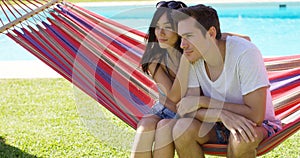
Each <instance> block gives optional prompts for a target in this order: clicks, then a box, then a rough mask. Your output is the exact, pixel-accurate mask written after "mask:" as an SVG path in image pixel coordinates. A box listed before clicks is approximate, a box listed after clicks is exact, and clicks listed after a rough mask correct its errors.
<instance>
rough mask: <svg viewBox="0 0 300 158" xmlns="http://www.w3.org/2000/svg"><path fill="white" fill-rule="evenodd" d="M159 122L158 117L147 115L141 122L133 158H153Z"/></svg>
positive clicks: (132, 154) (134, 145)
mask: <svg viewBox="0 0 300 158" xmlns="http://www.w3.org/2000/svg"><path fill="white" fill-rule="evenodd" d="M159 120H160V118H159V117H158V116H156V115H147V116H145V117H143V118H142V119H141V120H140V121H139V123H138V127H137V130H136V135H135V138H134V142H133V147H132V152H131V157H132V158H138V157H141V158H148V157H149V158H151V157H152V146H153V142H154V135H155V129H156V125H157V122H158V121H159Z"/></svg>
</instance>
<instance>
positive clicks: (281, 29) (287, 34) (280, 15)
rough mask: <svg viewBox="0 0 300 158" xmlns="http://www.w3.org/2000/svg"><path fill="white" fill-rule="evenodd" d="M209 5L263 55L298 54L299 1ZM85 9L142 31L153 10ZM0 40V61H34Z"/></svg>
mask: <svg viewBox="0 0 300 158" xmlns="http://www.w3.org/2000/svg"><path fill="white" fill-rule="evenodd" d="M188 5H192V4H188ZM209 5H211V6H213V7H214V8H216V9H217V11H218V14H219V16H220V21H221V30H222V32H235V33H240V34H245V35H248V36H250V37H251V40H252V42H253V43H255V44H256V45H257V46H258V48H259V49H260V50H261V52H262V54H263V55H264V56H279V55H292V54H299V51H300V45H299V42H300V40H299V36H300V29H299V26H300V2H290V3H260V4H259V5H258V4H254V3H236V4H235V3H231V4H228V3H226V4H209ZM85 8H86V9H88V10H91V11H93V12H96V13H98V14H100V15H103V16H106V17H108V18H111V19H114V20H116V21H118V22H120V23H122V24H124V25H127V26H130V27H132V28H135V29H138V30H141V31H143V32H145V31H146V30H147V27H148V26H149V23H150V20H151V17H152V15H153V12H154V9H155V8H154V5H127V6H113V7H112V6H97V7H94V6H85ZM0 16H3V15H0ZM0 43H1V44H0V50H1V53H0V61H15V60H37V59H36V58H35V57H34V56H33V55H31V54H30V53H28V52H27V51H26V50H24V49H23V48H22V47H20V46H18V45H17V44H15V43H14V42H13V41H12V40H10V39H9V38H8V37H6V36H4V35H1V36H0Z"/></svg>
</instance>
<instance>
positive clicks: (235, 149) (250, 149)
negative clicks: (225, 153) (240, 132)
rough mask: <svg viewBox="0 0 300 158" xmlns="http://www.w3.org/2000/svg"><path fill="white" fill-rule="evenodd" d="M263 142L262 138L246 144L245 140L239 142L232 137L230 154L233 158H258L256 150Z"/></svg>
mask: <svg viewBox="0 0 300 158" xmlns="http://www.w3.org/2000/svg"><path fill="white" fill-rule="evenodd" d="M261 141H262V139H260V138H255V141H254V142H246V141H245V140H243V139H241V140H240V141H239V142H238V141H237V140H235V139H234V138H233V136H232V135H230V139H229V146H230V148H229V150H231V151H229V153H231V156H233V157H244V156H245V155H248V156H249V157H251V156H250V155H252V156H253V157H255V156H256V148H257V147H258V145H259V143H260V142H261Z"/></svg>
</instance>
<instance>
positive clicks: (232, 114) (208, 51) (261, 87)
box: [172, 5, 281, 158]
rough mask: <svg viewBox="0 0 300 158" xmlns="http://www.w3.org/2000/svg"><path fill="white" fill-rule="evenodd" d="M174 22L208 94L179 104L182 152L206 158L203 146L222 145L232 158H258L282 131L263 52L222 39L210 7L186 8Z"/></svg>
mask: <svg viewBox="0 0 300 158" xmlns="http://www.w3.org/2000/svg"><path fill="white" fill-rule="evenodd" d="M172 17H176V18H175V20H176V21H178V33H179V35H181V36H182V41H181V48H182V49H183V50H184V54H185V55H186V57H187V58H188V59H189V60H190V61H191V62H192V63H194V64H193V67H192V68H194V70H195V73H196V76H197V80H198V82H199V84H200V86H201V88H202V90H203V93H204V96H189V97H186V98H183V99H182V100H181V101H180V102H179V104H178V114H179V115H181V116H182V117H183V118H181V119H179V120H178V121H177V123H176V125H175V126H174V128H173V137H174V141H175V146H176V150H177V153H178V154H179V156H180V157H204V153H203V151H202V148H201V145H202V144H205V143H221V144H228V152H227V153H228V157H243V158H246V157H255V156H256V147H257V146H258V144H259V143H260V142H261V141H262V140H263V139H264V138H266V137H268V136H270V135H272V134H274V133H275V132H276V131H278V130H280V129H281V123H280V121H279V120H277V119H276V118H275V115H274V108H273V105H272V98H271V94H270V90H269V85H270V84H269V80H268V76H267V72H266V68H265V66H264V61H263V58H262V56H261V54H260V51H259V50H258V49H257V48H256V46H255V45H254V44H252V43H251V42H249V41H247V40H245V39H242V38H239V37H234V36H232V37H231V36H228V37H227V38H226V39H222V38H221V31H220V26H219V19H218V15H217V12H216V11H215V10H214V9H213V8H211V7H208V6H205V5H196V6H192V7H188V8H183V9H180V10H179V11H175V12H173V15H172ZM191 115H192V116H194V118H191ZM215 122H216V123H215Z"/></svg>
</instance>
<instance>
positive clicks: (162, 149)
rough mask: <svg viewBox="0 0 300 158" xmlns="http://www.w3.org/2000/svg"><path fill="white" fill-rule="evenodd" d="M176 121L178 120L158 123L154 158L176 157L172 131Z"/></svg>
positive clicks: (166, 120) (164, 120)
mask: <svg viewBox="0 0 300 158" xmlns="http://www.w3.org/2000/svg"><path fill="white" fill-rule="evenodd" d="M176 121H177V119H163V120H160V121H159V122H158V123H157V127H156V132H155V142H154V153H153V157H162V156H163V157H164V158H168V157H170V158H173V157H174V153H175V147H174V143H173V137H172V129H173V126H174V124H175V123H176Z"/></svg>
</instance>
